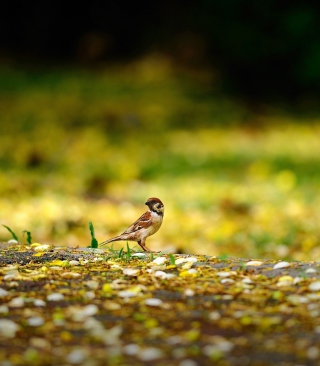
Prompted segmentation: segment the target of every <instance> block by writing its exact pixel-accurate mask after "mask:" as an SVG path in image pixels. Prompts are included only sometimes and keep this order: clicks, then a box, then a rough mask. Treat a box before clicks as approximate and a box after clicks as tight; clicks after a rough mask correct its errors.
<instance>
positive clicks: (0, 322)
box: [0, 319, 20, 338]
mask: <svg viewBox="0 0 320 366" xmlns="http://www.w3.org/2000/svg"><path fill="white" fill-rule="evenodd" d="M19 329H20V327H19V325H18V324H16V323H15V322H13V321H12V320H9V319H0V335H1V336H3V337H5V338H14V337H15V335H16V333H17V331H18V330H19Z"/></svg>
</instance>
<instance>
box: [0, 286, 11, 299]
mask: <svg viewBox="0 0 320 366" xmlns="http://www.w3.org/2000/svg"><path fill="white" fill-rule="evenodd" d="M8 294H9V291H7V290H5V289H3V288H1V287H0V297H5V296H7V295H8Z"/></svg>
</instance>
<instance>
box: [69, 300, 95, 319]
mask: <svg viewBox="0 0 320 366" xmlns="http://www.w3.org/2000/svg"><path fill="white" fill-rule="evenodd" d="M98 312H99V308H98V306H97V305H95V304H90V305H87V306H84V307H83V308H80V309H76V311H75V312H74V313H73V315H72V320H74V321H76V322H82V321H84V320H85V319H86V318H88V317H90V316H93V315H96V314H97V313H98Z"/></svg>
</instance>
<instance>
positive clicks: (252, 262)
mask: <svg viewBox="0 0 320 366" xmlns="http://www.w3.org/2000/svg"><path fill="white" fill-rule="evenodd" d="M262 264H263V262H261V261H249V262H247V263H245V265H246V266H254V267H255V266H261V265H262Z"/></svg>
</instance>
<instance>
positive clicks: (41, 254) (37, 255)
mask: <svg viewBox="0 0 320 366" xmlns="http://www.w3.org/2000/svg"><path fill="white" fill-rule="evenodd" d="M44 254H45V253H41V252H39V253H36V254H34V255H33V257H42V256H43V255H44Z"/></svg>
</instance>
